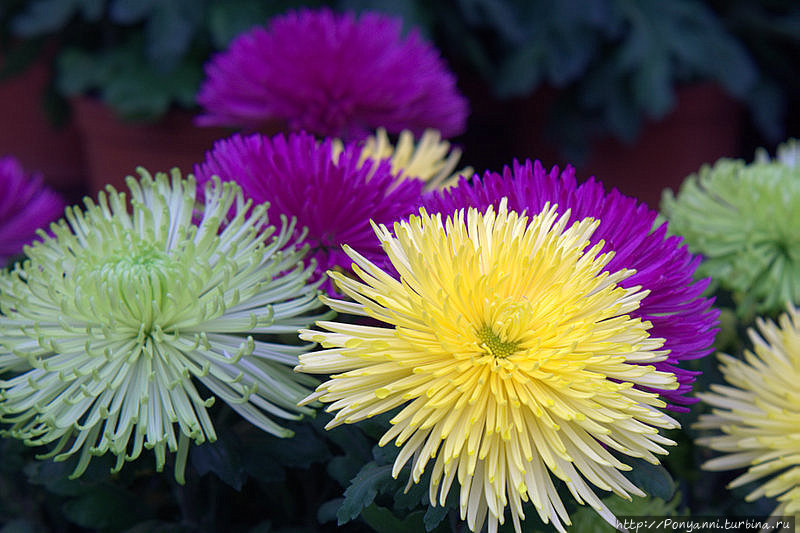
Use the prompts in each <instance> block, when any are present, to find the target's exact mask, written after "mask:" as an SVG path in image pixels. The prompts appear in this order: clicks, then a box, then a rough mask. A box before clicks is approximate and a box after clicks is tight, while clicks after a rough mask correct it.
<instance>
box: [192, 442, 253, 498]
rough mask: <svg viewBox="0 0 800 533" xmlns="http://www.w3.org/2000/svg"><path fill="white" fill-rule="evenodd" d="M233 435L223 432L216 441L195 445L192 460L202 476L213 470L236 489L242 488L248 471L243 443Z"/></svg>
mask: <svg viewBox="0 0 800 533" xmlns="http://www.w3.org/2000/svg"><path fill="white" fill-rule="evenodd" d="M231 435H232V433H230V432H229V433H223V434H220V435H219V439H218V440H217V441H216V442H206V443H204V444H203V445H201V446H196V447H194V448H193V449H192V452H191V461H192V466H194V468H195V469H196V470H197V472H198V473H199V474H200V475H201V476H202V475H205V474H207V473H208V472H213V473H214V474H215V475H216V476H217V477H218V478H220V479H221V480H222V481H224V482H225V483H227V484H228V485H230V486H231V487H233V488H234V489H236V490H241V489H242V485H244V482H245V480H246V479H247V473H246V472H245V470H244V467H243V465H242V455H241V443H240V442H239V441H238V440H237V439H235V438H234V437H232V436H231Z"/></svg>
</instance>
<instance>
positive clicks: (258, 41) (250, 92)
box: [197, 9, 467, 140]
mask: <svg viewBox="0 0 800 533" xmlns="http://www.w3.org/2000/svg"><path fill="white" fill-rule="evenodd" d="M206 76H207V78H206V81H205V82H204V83H203V85H202V87H201V88H200V92H199V94H198V96H197V101H198V102H199V103H200V105H202V106H203V107H204V108H205V112H206V113H205V115H203V116H201V117H200V118H199V122H200V123H201V124H207V125H231V126H254V125H258V124H259V123H262V122H264V121H265V120H272V119H282V120H285V121H286V122H287V123H288V126H289V128H290V129H295V130H300V129H302V130H307V131H309V132H313V133H316V134H318V135H327V136H331V137H341V138H345V139H348V140H351V139H360V138H363V137H366V136H367V135H368V134H369V133H370V132H371V131H373V130H374V129H375V128H377V127H379V126H382V127H384V128H386V129H387V131H389V132H390V133H399V132H400V131H401V130H403V129H409V130H411V131H412V132H413V133H414V134H415V135H421V134H422V132H423V130H425V128H435V129H438V130H439V131H441V132H442V135H444V136H445V137H452V136H455V135H458V134H459V133H461V132H462V131H463V130H464V127H465V123H466V116H467V103H466V100H465V99H464V98H463V97H462V96H461V95H460V94H459V93H458V91H457V89H456V80H455V77H454V76H453V74H452V73H450V72H449V71H448V70H447V67H446V66H445V64H444V62H443V61H442V59H441V57H440V56H439V53H438V51H437V50H436V49H435V48H433V47H432V46H431V45H430V44H428V43H427V42H425V41H423V40H422V39H421V38H420V36H419V34H418V33H417V32H416V31H411V32H410V33H409V34H408V35H406V36H403V35H402V21H401V20H400V19H397V18H392V17H388V16H385V15H381V14H378V13H371V12H365V13H362V14H361V15H360V16H359V17H358V18H356V17H355V16H354V15H353V14H352V13H348V14H339V13H334V12H332V11H330V10H329V9H318V10H310V9H304V10H300V11H291V12H289V13H287V14H285V15H282V16H279V17H275V18H274V19H273V20H272V21H271V23H270V24H269V26H268V27H257V28H255V29H253V30H250V31H249V32H247V33H245V34H243V35H240V36H239V37H237V38H236V39H235V40H234V41H233V42H232V43H231V45H230V47H229V49H228V50H227V51H225V52H222V53H220V54H217V55H216V56H215V57H213V58H212V59H211V61H210V62H209V63H208V64H207V65H206Z"/></svg>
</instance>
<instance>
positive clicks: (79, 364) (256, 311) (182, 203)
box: [0, 169, 319, 481]
mask: <svg viewBox="0 0 800 533" xmlns="http://www.w3.org/2000/svg"><path fill="white" fill-rule="evenodd" d="M139 173H140V174H141V180H140V181H137V180H135V179H134V178H132V177H129V178H128V181H127V184H128V187H129V188H130V191H131V195H130V203H128V202H127V200H126V195H125V194H124V193H119V192H117V191H115V190H114V189H113V188H112V187H108V194H105V193H103V192H101V193H100V195H99V198H98V202H97V204H95V203H94V202H93V201H92V200H90V199H88V198H87V199H86V200H85V204H86V209H85V210H81V209H80V208H77V207H74V208H68V209H67V211H66V220H64V219H62V220H61V221H59V222H58V223H57V224H54V225H53V226H52V232H53V234H54V237H48V236H47V235H46V234H44V233H43V232H40V236H41V237H42V239H43V241H42V242H37V243H35V244H34V245H33V246H31V247H28V248H26V254H27V256H28V259H26V260H25V262H24V263H23V264H21V265H20V264H18V265H16V267H15V269H14V271H13V272H3V273H2V275H0V311H1V312H2V314H3V315H4V317H3V320H2V321H0V372H2V373H3V374H5V376H4V377H5V379H4V380H0V420H1V421H3V422H5V423H7V424H10V427H9V428H8V429H6V430H4V433H5V434H7V435H10V436H13V437H16V438H19V439H23V440H24V441H25V442H26V443H27V444H29V445H32V446H38V445H52V450H51V451H50V453H48V454H47V455H46V457H55V459H56V460H65V459H67V458H68V457H70V456H72V455H73V454H79V460H78V464H77V467H76V469H75V471H74V473H73V477H77V476H79V475H81V473H82V472H83V471H84V470H85V469H86V467H87V465H88V463H89V460H90V458H91V456H93V455H102V454H104V453H106V452H111V453H113V454H115V455H116V456H117V464H116V466H115V469H119V468H121V467H122V465H123V464H124V461H125V460H133V459H135V458H136V457H138V456H139V455H140V453H141V451H142V448H143V447H144V448H148V449H149V448H152V449H153V450H154V452H155V456H156V464H157V468H158V469H159V470H161V469H162V468H163V466H164V463H165V456H166V451H167V450H169V451H171V452H178V455H177V459H176V464H175V475H176V477H177V478H178V480H179V481H181V480H182V478H183V470H184V466H185V462H186V455H187V452H188V447H189V442H190V439H191V440H194V441H195V442H196V443H198V444H199V443H202V442H204V441H206V440H208V441H213V440H215V439H216V434H215V431H214V425H213V424H212V421H211V418H210V416H209V413H208V408H209V407H210V406H211V404H212V403H213V402H214V399H215V398H219V399H221V400H223V401H224V402H226V403H227V404H229V405H230V406H231V407H232V408H233V409H234V410H236V411H237V412H238V413H239V414H241V415H242V416H243V417H244V418H246V419H247V420H249V421H250V422H252V423H253V424H255V425H257V426H258V427H260V428H262V429H263V430H265V431H267V432H269V433H272V434H274V435H277V436H282V437H285V436H289V435H291V432H290V431H288V430H287V429H285V428H283V427H281V426H280V425H278V424H277V423H275V422H274V421H273V420H272V418H273V417H277V418H283V419H297V418H299V417H300V416H302V414H303V413H305V412H307V410H305V409H303V408H298V407H297V406H296V403H297V402H298V400H300V399H302V398H304V397H305V396H306V395H307V393H308V391H307V389H306V388H305V385H310V384H311V383H313V381H312V382H309V381H308V380H307V379H298V376H296V375H295V374H294V373H293V372H292V371H291V366H292V365H294V364H296V362H297V355H298V354H299V353H302V352H304V351H305V350H306V348H305V347H301V346H285V345H281V344H274V343H270V342H264V341H261V340H255V339H254V338H253V337H252V335H253V334H271V333H293V332H295V331H296V330H297V329H298V328H300V327H303V326H306V325H308V324H309V323H311V322H312V321H313V320H314V319H315V318H319V317H310V316H307V315H308V312H309V311H311V310H313V309H315V308H316V307H318V303H317V289H316V286H315V285H314V284H308V283H307V279H308V277H309V275H310V274H311V272H312V271H313V265H308V266H304V265H303V264H302V263H301V259H302V257H303V254H304V250H298V249H296V248H295V246H293V245H291V244H290V243H289V241H290V238H291V235H292V234H293V233H294V222H292V223H287V221H286V220H285V219H284V220H282V224H281V226H280V228H276V227H274V226H271V225H268V223H267V207H268V206H267V205H266V204H263V205H258V206H255V207H252V209H251V208H250V201H248V202H245V201H244V199H243V197H242V194H241V191H240V190H239V188H238V187H237V186H236V185H234V184H232V183H225V184H222V185H221V184H220V183H219V180H214V182H212V183H209V184H208V186H207V188H206V192H205V205H203V206H198V205H197V204H196V200H195V195H196V187H195V182H194V178H192V177H190V178H189V179H188V180H183V179H181V177H180V174H179V173H178V172H177V170H174V171H173V174H172V179H171V180H170V179H169V178H168V177H167V176H166V175H165V174H158V175H156V177H155V179H153V178H152V177H151V176H150V175H149V174H148V173H147V172H146V171H145V170H143V169H139ZM234 203H235V204H236V205H237V206H238V208H237V209H236V213H238V214H237V215H236V216H235V218H233V219H232V220H231V221H230V222H229V223H224V220H225V217H226V214H227V213H229V212H231V211H230V210H231V207H232V206H233V205H234ZM248 213H249V214H248ZM193 216H194V217H197V218H198V219H199V221H197V222H196V223H193ZM198 382H199V383H202V384H203V385H204V386H205V387H206V388H207V389H208V391H210V392H211V396H209V397H207V398H205V397H204V396H208V395H207V394H203V393H202V392H201V390H198V388H197V387H196V384H197V383H198Z"/></svg>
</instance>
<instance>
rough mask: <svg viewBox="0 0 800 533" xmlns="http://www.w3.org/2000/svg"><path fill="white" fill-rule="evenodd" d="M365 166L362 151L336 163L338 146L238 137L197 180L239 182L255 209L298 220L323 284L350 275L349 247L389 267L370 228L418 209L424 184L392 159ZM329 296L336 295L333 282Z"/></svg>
mask: <svg viewBox="0 0 800 533" xmlns="http://www.w3.org/2000/svg"><path fill="white" fill-rule="evenodd" d="M360 158H361V146H360V145H358V144H355V143H351V144H348V145H347V146H345V147H344V149H343V150H342V151H341V153H339V155H338V157H334V156H333V146H332V141H331V139H325V140H323V141H321V142H318V141H317V140H316V139H315V138H314V137H313V136H312V135H310V134H307V133H292V134H289V135H288V137H287V136H286V135H284V134H278V135H276V136H274V137H272V138H270V137H267V136H264V135H260V134H254V135H249V136H240V135H234V136H233V137H230V138H228V139H223V140H221V141H217V143H216V144H215V145H214V148H213V149H212V150H211V151H209V152H208V153H207V154H206V159H205V161H204V162H203V163H202V164H201V165H198V166H196V167H195V174H196V177H197V182H198V184H202V183H205V182H206V181H208V180H210V179H211V177H212V176H214V175H217V176H219V177H220V178H221V179H222V180H223V181H224V180H233V181H235V182H237V183H238V184H239V186H240V187H242V189H243V191H244V193H245V195H246V196H249V197H251V198H253V200H254V201H255V202H257V203H259V202H269V203H270V213H272V216H277V215H285V216H287V217H295V218H296V219H297V222H298V224H297V226H298V228H302V227H305V228H307V229H308V234H307V235H306V236H305V239H304V240H303V241H302V243H303V244H308V245H309V247H310V252H309V255H310V256H311V257H313V258H314V259H315V260H316V262H317V266H316V276H317V277H318V276H322V275H323V274H324V273H325V272H326V271H328V270H330V269H335V268H338V269H343V270H345V271H350V265H351V264H352V260H351V259H350V258H349V257H348V256H347V254H346V253H345V252H344V251H343V250H342V244H348V245H350V246H352V247H353V248H355V249H357V250H358V251H359V252H360V253H361V254H363V255H364V256H365V257H367V258H369V259H371V260H373V261H375V262H377V263H379V264H383V263H384V262H385V255H386V254H385V253H384V252H383V250H382V249H381V245H380V242H379V241H378V240H377V239H376V238H375V232H374V231H373V230H372V227H371V226H370V220H373V221H374V222H375V223H377V224H391V223H392V222H394V221H395V220H397V219H398V218H401V217H403V216H405V215H407V214H409V213H410V212H412V211H414V210H415V209H416V206H417V205H418V204H419V200H420V196H421V194H422V192H421V191H422V186H423V185H424V182H422V181H421V180H404V179H403V178H402V177H401V176H400V174H393V173H392V169H391V161H390V160H389V159H384V160H381V161H379V162H377V163H375V162H374V161H373V160H371V159H369V158H367V159H365V160H364V161H363V162H359V159H360ZM298 231H299V230H298ZM323 288H324V289H325V290H326V291H328V292H333V286H332V284H331V283H330V281H326V282H325V284H324V285H323Z"/></svg>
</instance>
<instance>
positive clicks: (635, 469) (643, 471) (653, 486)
mask: <svg viewBox="0 0 800 533" xmlns="http://www.w3.org/2000/svg"><path fill="white" fill-rule="evenodd" d="M625 462H627V463H628V465H629V466H631V467H632V470H630V471H629V472H625V477H627V478H628V480H630V481H631V482H632V483H633V484H634V485H636V486H637V487H639V488H640V489H642V490H643V491H644V492H645V493H647V494H648V495H649V496H652V497H655V498H661V499H662V500H665V501H669V500H671V499H672V496H673V495H674V494H675V489H676V485H675V481H674V480H673V479H672V476H671V475H670V474H669V472H668V471H667V469H666V468H664V467H663V466H661V465H654V464H650V463H648V462H647V461H645V460H644V459H626V461H625Z"/></svg>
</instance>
